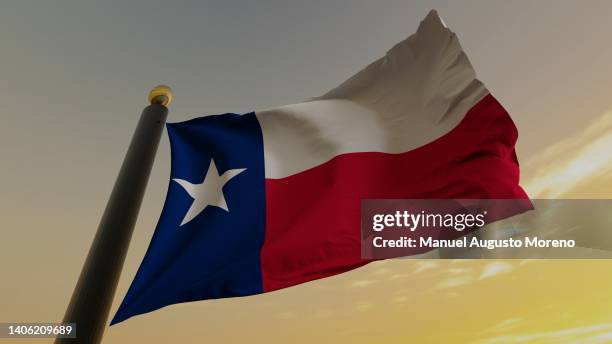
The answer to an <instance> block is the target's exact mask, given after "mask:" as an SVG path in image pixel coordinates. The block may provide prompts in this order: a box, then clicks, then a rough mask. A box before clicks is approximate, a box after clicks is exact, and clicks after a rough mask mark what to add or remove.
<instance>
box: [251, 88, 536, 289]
mask: <svg viewBox="0 0 612 344" xmlns="http://www.w3.org/2000/svg"><path fill="white" fill-rule="evenodd" d="M363 134H364V135H367V134H368V133H363ZM517 136H518V134H517V130H516V127H515V126H514V123H513V122H512V119H511V118H510V116H509V115H508V113H507V112H506V111H505V110H504V108H503V107H502V106H501V105H500V104H499V102H497V100H496V99H495V98H494V97H493V96H491V95H487V96H486V97H485V98H483V99H482V100H481V101H480V102H478V103H477V104H476V105H475V106H474V107H473V108H472V109H470V111H469V112H468V113H467V114H466V116H465V117H464V118H463V120H462V121H461V122H460V123H459V124H458V125H457V126H456V127H455V128H454V129H453V130H451V131H450V132H448V133H447V134H445V135H444V136H442V137H440V138H438V139H436V140H434V141H432V142H430V143H428V144H426V145H424V146H422V147H419V148H417V149H415V150H411V151H408V152H405V153H400V154H388V153H377V152H363V153H349V154H343V155H339V156H337V157H335V158H334V159H332V160H330V161H328V162H326V163H324V164H321V165H319V166H316V167H314V168H311V169H308V170H306V171H303V172H300V173H298V174H295V175H292V176H289V177H286V178H282V179H266V238H265V242H264V246H263V248H262V252H261V264H262V274H263V288H264V291H272V290H277V289H281V288H285V287H289V286H292V285H295V284H299V283H303V282H307V281H311V280H315V279H318V278H323V277H328V276H332V275H335V274H338V273H341V272H345V271H348V270H351V269H354V268H356V267H359V266H361V265H364V264H367V263H368V261H366V260H363V259H361V256H360V255H361V248H360V243H361V241H360V236H361V233H360V206H361V200H362V199H368V198H369V199H380V198H387V199H393V198H400V199H401V198H405V199H427V198H448V199H460V198H474V199H479V198H483V199H487V198H499V199H513V198H520V199H526V198H527V195H526V194H525V192H524V191H523V189H522V188H521V187H520V186H519V184H518V182H519V166H518V163H517V160H516V155H515V151H514V144H515V142H516V139H517Z"/></svg>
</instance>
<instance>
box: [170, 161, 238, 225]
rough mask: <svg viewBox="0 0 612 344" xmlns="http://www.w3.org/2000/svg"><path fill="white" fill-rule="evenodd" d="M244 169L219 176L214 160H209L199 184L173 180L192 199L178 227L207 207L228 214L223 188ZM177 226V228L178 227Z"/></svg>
mask: <svg viewBox="0 0 612 344" xmlns="http://www.w3.org/2000/svg"><path fill="white" fill-rule="evenodd" d="M245 170H246V168H236V169H231V170H227V171H225V172H224V173H223V174H219V170H218V169H217V166H216V165H215V160H214V159H211V160H210V165H209V166H208V170H207V171H206V176H205V177H204V181H203V182H202V183H201V184H192V183H191V182H189V181H187V180H184V179H179V178H174V179H172V180H173V181H174V182H176V183H177V184H179V185H180V186H182V187H183V189H184V190H185V191H186V192H187V193H188V194H189V196H191V198H193V203H191V206H190V207H189V210H187V213H186V214H185V217H184V218H183V220H182V221H181V224H180V226H183V225H184V224H186V223H188V222H189V221H191V220H193V219H194V218H195V217H196V216H198V215H199V214H200V213H201V212H202V211H203V210H204V209H205V208H206V207H207V206H209V205H210V206H214V207H218V208H221V209H223V210H225V211H226V212H228V213H229V211H230V210H229V207H228V206H227V202H226V200H225V195H224V194H223V187H224V186H225V184H226V183H227V182H229V181H230V180H231V179H232V178H234V177H236V176H237V175H239V174H240V173H242V172H244V171H245ZM180 226H179V227H180Z"/></svg>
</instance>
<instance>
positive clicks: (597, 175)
mask: <svg viewBox="0 0 612 344" xmlns="http://www.w3.org/2000/svg"><path fill="white" fill-rule="evenodd" d="M610 147H612V111H610V112H607V113H605V114H604V115H603V116H601V117H600V118H598V119H597V120H596V121H594V122H593V123H591V124H590V125H589V126H588V127H587V128H586V129H584V130H582V131H580V132H578V133H576V134H574V135H572V136H570V137H567V138H565V139H563V140H561V141H559V142H557V143H555V144H553V145H551V146H549V147H548V148H547V149H546V150H544V151H543V152H541V153H540V154H537V155H535V156H534V157H533V158H532V159H530V160H529V161H527V163H526V164H524V165H523V168H522V170H523V171H524V172H525V176H526V178H525V180H524V182H523V185H524V187H525V189H526V191H527V193H528V194H529V195H530V196H531V197H532V198H560V197H568V195H571V194H572V193H573V192H576V190H577V189H580V188H581V187H582V188H583V189H584V188H585V187H586V186H588V185H589V184H593V183H595V184H597V185H599V184H601V185H602V186H605V185H607V184H609V183H606V182H605V181H604V182H602V181H601V179H609V178H611V177H612V154H610ZM589 192H591V193H593V192H597V193H600V195H599V196H608V197H609V196H610V195H612V188H610V187H604V188H593V190H590V191H589ZM578 194H579V195H582V196H581V197H589V196H588V195H586V196H585V195H584V192H578Z"/></svg>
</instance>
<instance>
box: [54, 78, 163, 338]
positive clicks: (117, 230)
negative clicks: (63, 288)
mask: <svg viewBox="0 0 612 344" xmlns="http://www.w3.org/2000/svg"><path fill="white" fill-rule="evenodd" d="M172 98H173V94H172V90H171V89H170V88H169V87H168V86H164V85H160V86H157V87H155V88H154V89H152V90H151V92H149V102H150V105H149V106H147V107H146V108H144V110H143V111H142V114H141V116H140V121H139V122H138V126H137V127H136V130H135V132H134V135H133V136H132V141H131V143H130V146H129V148H128V151H127V153H126V155H125V158H124V159H123V164H122V165H121V169H120V170H119V175H118V176H117V179H116V181H115V185H114V187H113V191H112V192H111V195H110V198H109V200H108V203H107V204H106V209H105V210H104V214H103V215H102V219H101V220H100V224H99V225H98V230H97V232H96V236H95V238H94V240H93V243H92V244H91V247H90V249H89V253H88V254H87V259H86V260H85V263H84V264H83V268H82V270H81V274H80V276H79V280H78V282H77V284H76V287H75V288H74V292H73V293H72V297H71V299H70V303H69V305H68V309H67V310H66V314H65V315H64V319H63V322H64V323H75V324H76V338H73V339H68V338H61V339H60V338H58V339H56V340H55V343H56V344H64V343H83V344H85V343H86V344H97V343H100V341H101V340H102V335H103V333H104V329H105V328H106V326H107V321H108V313H109V311H110V307H111V304H112V302H113V296H114V294H115V289H116V288H117V282H118V281H119V275H120V274H121V268H122V267H123V261H124V260H125V256H126V253H127V249H128V246H129V244H130V239H131V237H132V232H133V230H134V225H135V223H136V219H137V218H138V211H139V209H140V204H141V202H142V198H143V195H144V193H145V188H146V186H147V181H148V180H149V174H150V172H151V168H152V166H153V161H154V160H155V153H156V152H157V146H158V145H159V140H160V138H161V133H162V131H163V129H164V125H165V123H166V117H167V115H168V106H169V105H170V103H171V102H172Z"/></svg>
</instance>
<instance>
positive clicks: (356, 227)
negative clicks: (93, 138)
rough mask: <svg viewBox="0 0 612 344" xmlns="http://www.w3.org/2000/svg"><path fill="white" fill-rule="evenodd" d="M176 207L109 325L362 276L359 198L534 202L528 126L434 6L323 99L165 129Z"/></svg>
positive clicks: (167, 208) (171, 204)
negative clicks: (522, 154)
mask: <svg viewBox="0 0 612 344" xmlns="http://www.w3.org/2000/svg"><path fill="white" fill-rule="evenodd" d="M167 129H168V135H169V137H170V143H171V153H172V164H171V165H172V168H171V177H170V183H169V186H168V193H167V198H166V202H165V205H164V208H163V211H162V214H161V217H160V219H159V222H158V225H157V228H156V230H155V234H154V236H153V239H152V241H151V244H150V246H149V248H148V250H147V253H146V255H145V257H144V259H143V261H142V264H141V266H140V268H139V270H138V272H137V274H136V277H135V278H134V281H133V282H132V285H131V287H130V288H129V291H128V292H127V295H126V296H125V299H124V300H123V303H122V304H121V306H120V308H119V310H118V311H117V314H116V315H115V317H114V319H113V320H112V323H118V322H121V321H123V320H125V319H127V318H129V317H131V316H134V315H137V314H142V313H146V312H150V311H153V310H156V309H159V308H161V307H164V306H167V305H170V304H174V303H179V302H187V301H194V300H203V299H214V298H225V297H235V296H247V295H253V294H259V293H264V292H269V291H273V290H277V289H281V288H286V287H289V286H293V285H296V284H299V283H303V282H307V281H312V280H315V279H319V278H323V277H328V276H332V275H335V274H339V273H342V272H345V271H348V270H351V269H355V268H357V267H360V266H362V265H364V264H367V263H368V262H369V261H368V260H365V259H362V257H361V248H360V243H361V238H360V236H361V232H360V204H361V200H362V199H406V198H409V199H431V198H436V199H440V198H442V199H444V198H451V199H470V198H475V199H486V198H497V199H507V198H510V199H525V198H527V195H526V194H525V192H524V191H523V190H522V188H521V187H520V186H519V166H518V162H517V158H516V154H515V150H514V145H515V142H516V140H517V129H516V127H515V126H514V124H513V122H512V120H511V118H510V117H509V115H508V114H507V113H506V111H505V110H504V108H503V107H502V106H501V105H500V104H499V103H498V102H497V100H496V99H495V98H494V97H493V96H492V95H491V94H489V92H488V91H487V89H486V88H485V87H484V85H483V84H482V83H481V82H480V81H479V80H477V79H476V77H475V72H474V70H473V68H472V66H471V64H470V62H469V61H468V58H467V57H466V55H465V53H464V52H463V50H462V48H461V46H460V45H459V42H458V40H457V37H456V36H455V34H454V33H453V32H452V31H450V30H449V29H448V28H447V27H446V26H445V24H444V23H443V22H442V20H441V19H440V18H439V17H438V15H437V13H436V12H435V11H432V12H430V13H429V15H428V16H427V17H426V18H425V19H424V20H423V21H422V22H421V24H420V26H419V28H418V30H417V32H416V33H415V34H413V35H412V36H410V37H408V38H407V39H406V40H404V41H402V42H400V43H399V44H397V45H396V46H394V47H393V48H392V49H391V50H389V52H387V54H386V55H385V56H384V57H382V58H380V59H378V60H377V61H375V62H373V63H372V64H370V65H369V66H367V67H366V68H365V69H363V70H362V71H360V72H359V73H357V74H355V75H354V76H353V77H351V78H349V79H348V80H347V81H346V82H344V83H342V84H341V85H340V86H338V87H336V88H334V89H332V90H331V91H329V92H327V93H326V94H324V95H323V96H320V97H317V98H313V99H310V100H308V101H305V102H303V103H299V104H293V105H287V106H281V107H277V108H273V109H268V110H263V111H256V112H250V113H246V114H231V113H227V114H222V115H214V116H205V117H200V118H195V119H192V120H189V121H186V122H182V123H174V124H168V126H167Z"/></svg>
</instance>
